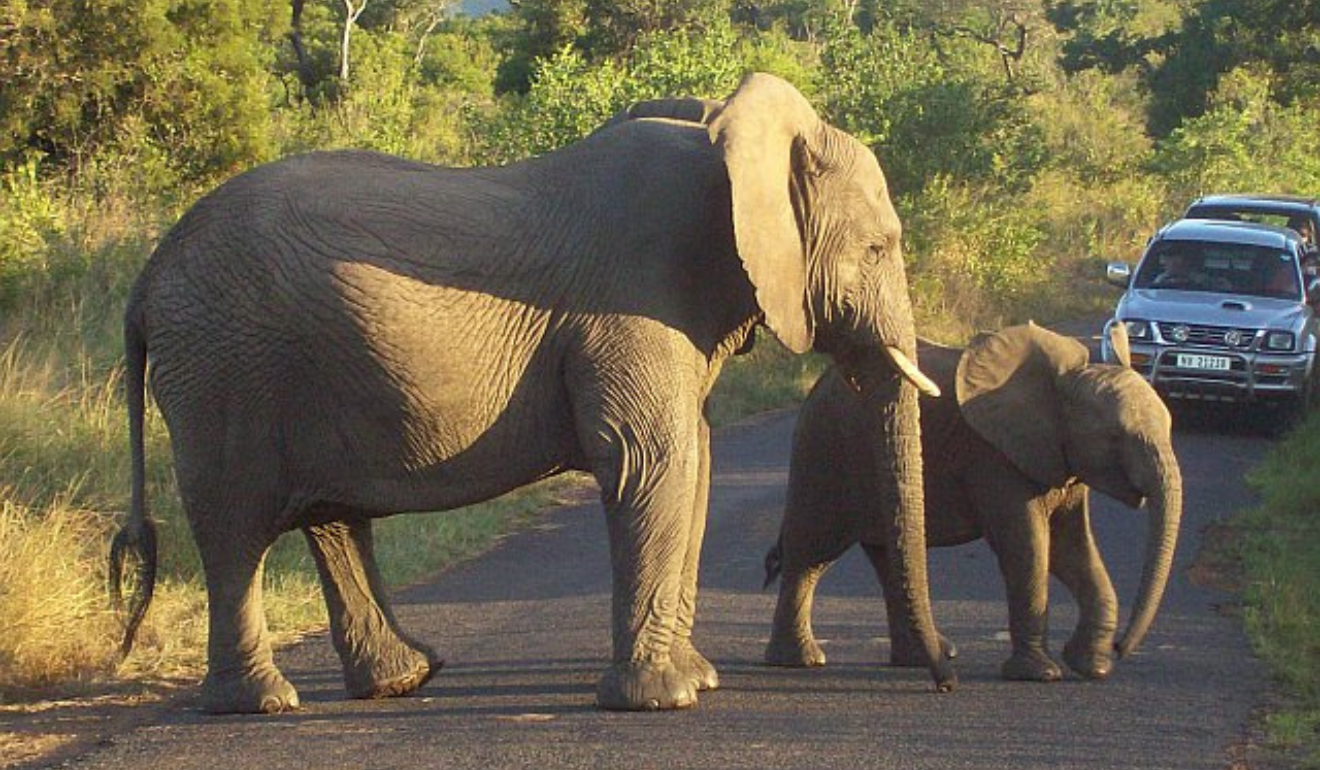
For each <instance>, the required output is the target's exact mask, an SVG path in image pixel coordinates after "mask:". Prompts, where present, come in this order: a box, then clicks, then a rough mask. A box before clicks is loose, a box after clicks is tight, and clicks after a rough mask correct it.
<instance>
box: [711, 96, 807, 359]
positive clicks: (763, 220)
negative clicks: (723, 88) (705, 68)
mask: <svg viewBox="0 0 1320 770" xmlns="http://www.w3.org/2000/svg"><path fill="white" fill-rule="evenodd" d="M822 125H823V124H822V123H821V120H820V117H819V116H817V115H816V111H815V110H813V109H812V108H811V105H810V104H808V103H807V100H806V99H805V98H804V97H803V96H802V94H800V93H798V91H797V89H795V88H793V86H791V85H789V84H788V83H786V82H784V81H783V80H780V79H779V78H777V77H774V76H772V75H766V74H762V73H753V74H751V75H748V76H747V77H746V78H744V79H743V82H742V84H741V85H739V86H738V90H737V91H735V92H734V93H733V95H732V96H730V97H729V99H728V101H727V102H726V103H725V106H724V109H723V110H721V111H720V112H719V113H718V114H717V115H716V116H715V118H714V120H712V121H711V124H710V128H709V131H710V139H711V142H713V143H714V144H715V146H716V147H718V148H719V149H720V151H721V152H722V153H723V156H724V164H725V166H726V168H727V169H728V173H729V187H730V195H731V197H732V201H733V229H734V240H735V241H736V243H737V247H738V255H739V257H740V258H741V259H742V263H743V267H744V269H746V270H747V275H748V277H749V278H751V281H752V285H753V286H755V287H756V300H757V304H759V305H760V307H761V310H762V311H763V312H764V313H765V320H766V325H768V326H769V327H770V329H771V330H772V331H773V332H774V333H775V336H777V337H778V338H779V340H780V341H781V342H783V343H784V345H785V346H786V347H788V348H789V349H790V350H792V351H793V352H795V353H803V352H805V351H807V350H809V349H810V348H811V344H812V341H813V339H814V336H815V331H814V328H813V322H812V318H811V311H810V306H809V301H808V298H807V255H806V246H805V239H804V237H803V234H802V232H801V231H800V230H799V227H798V212H797V210H796V208H795V205H794V200H793V193H792V192H791V189H792V188H793V186H794V181H793V180H794V175H795V174H797V173H800V171H801V166H802V164H803V163H804V162H805V160H804V157H803V155H804V153H805V152H806V145H807V144H808V141H809V139H814V137H816V136H817V135H818V134H819V133H820V131H821V127H822Z"/></svg>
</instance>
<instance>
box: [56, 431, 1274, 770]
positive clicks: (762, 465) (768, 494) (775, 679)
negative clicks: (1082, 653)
mask: <svg viewBox="0 0 1320 770" xmlns="http://www.w3.org/2000/svg"><path fill="white" fill-rule="evenodd" d="M793 419H794V414H793V413H792V412H779V413H774V414H770V415H765V416H762V417H760V418H756V419H754V420H753V421H751V422H748V423H744V424H742V425H739V426H735V427H733V428H730V429H727V430H723V431H720V432H718V433H717V434H716V440H715V459H714V471H715V475H714V483H713V490H712V505H711V524H710V529H709V533H708V536H707V540H706V547H705V553H704V561H703V569H702V575H701V596H700V605H699V614H698V623H697V631H696V636H695V639H696V641H697V643H698V645H699V646H700V648H701V649H702V650H703V651H704V652H705V653H706V655H707V656H709V657H710V658H711V659H712V660H713V661H714V662H715V663H716V665H717V666H718V667H719V669H720V672H721V677H722V688H721V689H720V690H719V691H717V692H712V693H703V694H702V697H701V700H700V703H699V705H698V706H697V707H696V708H695V709H691V710H688V711H684V712H671V713H656V714H621V713H606V712H601V711H598V710H596V709H595V708H594V707H593V705H592V703H593V698H594V687H595V681H596V678H597V676H598V675H599V674H600V672H601V670H602V669H603V667H604V665H605V663H606V660H607V657H608V655H609V649H610V644H609V635H608V628H609V585H610V578H609V569H608V552H607V543H606V536H605V526H604V521H603V519H602V514H601V511H600V508H599V506H597V505H595V504H594V503H584V504H582V505H579V506H573V507H567V508H563V509H560V510H556V511H553V512H552V513H550V514H549V515H547V516H546V517H545V518H544V519H543V520H542V522H541V524H540V525H539V526H537V527H535V528H534V529H532V530H529V531H526V532H524V533H521V534H519V535H516V536H514V537H511V538H509V539H507V540H506V541H505V542H503V543H502V544H501V545H500V546H498V547H497V548H496V549H495V550H493V551H492V552H490V553H489V554H487V555H486V556H484V557H482V558H480V559H478V560H475V561H472V562H470V563H467V564H465V565H462V566H460V567H458V568H455V569H453V570H451V571H448V572H447V573H445V574H443V575H441V576H439V577H438V578H437V579H436V580H435V581H434V582H432V583H429V584H427V585H422V586H418V587H415V588H413V589H410V590H408V591H405V592H403V593H402V594H401V595H400V596H399V597H397V609H398V612H399V615H400V618H401V621H402V622H403V624H404V625H405V627H406V628H408V629H409V630H410V631H411V632H413V633H414V634H415V635H416V636H418V637H419V638H421V639H424V640H426V641H427V642H429V643H431V644H433V645H435V646H436V647H437V648H438V649H439V650H440V651H441V653H442V654H443V656H444V657H445V658H446V660H447V661H448V663H447V665H446V666H445V668H444V670H443V671H442V672H441V673H440V674H439V675H438V676H436V678H435V679H434V680H432V681H431V682H430V683H429V684H428V685H427V686H426V687H424V688H422V689H421V690H420V691H419V692H418V693H416V694H414V695H413V696H411V697H407V698H400V699H394V700H387V701H354V700H346V699H345V695H344V690H343V685H342V681H341V679H340V676H339V666H338V661H337V658H336V657H335V655H334V652H333V651H332V649H331V647H330V643H329V641H328V639H327V638H326V637H325V636H324V635H321V636H316V637H313V638H311V639H310V640H308V641H306V642H304V643H302V644H300V645H298V646H296V647H294V648H291V649H288V650H285V651H283V652H282V653H280V654H278V655H277V659H278V663H279V664H280V666H281V667H282V668H283V670H284V672H285V673H286V675H287V676H288V677H289V678H290V680H292V681H293V683H294V684H295V685H296V686H297V687H298V688H299V690H300V692H301V695H302V699H303V704H304V707H305V708H304V710H303V711H301V712H299V713H293V714H285V715H279V716H273V717H251V716H245V717H211V716H205V715H203V714H201V713H199V712H198V711H197V710H196V706H195V701H194V700H193V699H191V698H185V699H184V700H183V701H182V702H179V703H176V704H173V705H172V707H171V708H169V709H166V710H165V711H164V712H163V713H161V714H160V715H159V716H157V717H155V718H154V719H153V721H152V722H151V723H150V724H147V725H144V726H141V727H139V728H138V729H136V730H133V731H131V732H128V733H126V734H123V735H118V736H115V737H114V738H113V739H111V740H108V741H105V742H104V743H103V745H101V746H100V747H98V748H97V749H96V750H94V751H92V752H91V753H89V754H85V755H84V756H82V757H81V758H79V759H77V760H74V761H73V762H72V765H73V766H75V767H87V768H131V769H132V770H156V769H157V768H159V769H161V770H166V769H168V770H192V769H193V768H197V769H198V770H220V769H222V768H262V769H263V770H274V769H275V768H311V767H314V768H341V767H342V768H350V767H351V768H400V769H404V768H479V769H480V770H491V769H493V768H524V767H525V768H538V770H557V769H559V768H628V769H629V770H640V769H642V768H664V769H672V768H717V769H719V770H727V769H732V768H756V770H769V769H770V768H904V769H905V770H918V769H921V768H940V769H941V770H949V769H950V768H1017V769H1020V770H1026V769H1028V768H1049V769H1050V770H1069V769H1072V768H1168V769H1170V770H1173V769H1177V768H1188V769H1189V770H1191V769H1192V768H1195V769H1196V770H1205V769H1206V768H1245V767H1248V766H1249V764H1248V760H1246V759H1244V756H1246V754H1245V749H1244V745H1246V744H1247V743H1249V742H1250V741H1249V736H1250V729H1251V728H1250V725H1251V718H1252V713H1253V709H1255V708H1256V707H1257V706H1258V705H1259V704H1260V703H1261V701H1262V699H1263V698H1264V697H1265V696H1266V688H1267V685H1266V683H1267V676H1266V674H1265V672H1264V670H1263V667H1262V665H1261V664H1260V663H1259V662H1257V661H1256V660H1255V659H1253V658H1252V656H1251V655H1250V653H1249V650H1248V647H1247V643H1246V640H1245V637H1244V634H1243V632H1242V630H1241V627H1240V623H1239V622H1238V621H1237V620H1236V619H1235V618H1234V617H1233V612H1232V609H1233V606H1234V605H1233V602H1234V598H1233V596H1232V595H1230V594H1228V593H1224V592H1221V591H1219V590H1217V589H1214V588H1211V587H1203V586H1198V585H1196V584H1194V583H1193V582H1192V580H1190V579H1189V574H1188V568H1189V566H1190V565H1191V563H1192V561H1193V558H1194V556H1195V555H1196V553H1197V551H1198V549H1199V547H1200V545H1201V542H1202V534H1203V531H1204V530H1205V528H1206V527H1207V526H1209V525H1211V524H1214V523H1215V522H1217V521H1220V520H1223V519H1225V518H1228V517H1230V516H1231V515H1233V513H1234V512H1235V511H1237V510H1239V509H1241V508H1243V507H1245V506H1248V505H1251V504H1252V502H1253V498H1252V496H1251V494H1250V493H1249V491H1248V490H1247V489H1246V488H1245V486H1244V484H1243V481H1242V478H1243V474H1244V473H1245V472H1246V471H1247V470H1248V469H1250V468H1251V467H1252V466H1253V465H1255V464H1256V463H1257V462H1259V461H1260V459H1261V458H1262V457H1263V456H1264V454H1265V453H1266V451H1267V450H1268V448H1269V446H1270V440H1269V439H1268V438H1266V437H1263V436H1261V435H1259V431H1255V432H1252V431H1242V430H1239V429H1237V428H1235V426H1234V425H1233V424H1232V422H1231V421H1222V420H1214V419H1211V420H1205V419H1200V420H1189V421H1187V424H1190V425H1191V427H1190V428H1187V427H1184V428H1180V429H1179V431H1178V433H1177V437H1176V441H1175V444H1176V449H1177V452H1178V456H1179V460H1180V463H1181V465H1182V470H1183V477H1184V480H1185V485H1186V501H1185V508H1186V510H1185V515H1184V520H1183V530H1182V540H1181V542H1180V544H1179V549H1178V557H1177V564H1176V567H1175V574H1174V577H1173V579H1172V580H1171V582H1170V587H1169V590H1168V592H1167V593H1166V595H1165V600H1164V605H1163V609H1162V611H1161V613H1160V615H1159V617H1158V619H1157V620H1156V623H1155V626H1154V628H1153V630H1152V631H1151V633H1150V635H1149V636H1148V637H1147V638H1146V642H1145V644H1144V646H1143V648H1142V649H1141V650H1140V651H1139V653H1138V654H1136V655H1134V656H1132V657H1131V658H1129V659H1126V660H1123V661H1121V662H1120V663H1119V664H1118V665H1117V666H1116V669H1115V672H1114V674H1113V675H1112V676H1111V677H1110V678H1109V679H1108V680H1106V681H1103V682H1085V681H1081V680H1078V679H1076V678H1069V679H1066V680H1065V681H1063V682H1060V683H1055V684H1034V683H1011V682H1004V681H1001V680H1000V679H999V673H998V672H999V666H1000V664H1001V662H1002V661H1003V659H1004V658H1005V657H1006V656H1007V652H1008V641H1007V619H1006V610H1005V605H1004V595H1003V586H1002V583H1001V581H1000V578H999V576H998V572H997V569H996V567H995V563H994V559H993V557H992V556H991V554H990V552H989V550H988V549H987V548H986V547H985V546H984V544H981V543H976V544H971V545H967V546H962V547H960V548H955V549H944V550H939V551H934V552H932V558H931V570H932V594H933V596H934V599H935V616H936V620H937V622H938V623H939V626H940V628H941V630H943V631H944V632H945V633H946V634H947V635H948V636H950V637H951V638H953V639H954V640H955V641H956V642H957V644H958V645H959V648H960V652H961V654H960V656H959V658H958V661H957V666H958V671H959V675H960V678H961V687H960V688H959V689H958V690H957V692H955V693H952V694H949V695H938V694H935V693H934V692H933V691H932V687H931V683H930V681H929V678H928V675H927V673H926V672H925V671H924V670H917V669H892V668H889V667H888V666H886V665H883V661H885V660H887V649H886V645H887V642H886V639H885V634H886V630H885V625H884V610H883V607H882V606H881V601H880V599H879V587H878V585H877V584H876V582H875V579H874V577H873V575H872V574H871V571H870V567H869V565H868V564H867V563H866V561H865V559H864V558H862V556H861V554H860V552H858V551H856V550H854V552H852V553H850V554H849V555H848V556H847V557H846V558H845V559H844V560H843V561H841V562H840V563H839V564H838V565H837V566H836V567H835V569H834V570H833V571H832V572H831V573H830V574H829V575H828V576H827V577H826V579H825V581H824V582H823V584H822V587H821V590H820V594H819V597H818V600H817V605H816V613H815V618H816V629H817V635H818V636H819V637H820V638H822V639H823V640H826V642H825V645H824V646H825V649H826V651H827V653H828V655H829V659H830V663H829V665H828V666H827V667H825V668H823V669H814V670H785V669H772V668H766V667H763V666H762V665H760V660H761V653H762V649H763V647H764V644H765V641H766V637H767V634H768V629H769V625H770V618H771V614H772V610H773V607H774V598H775V596H774V593H773V590H772V591H762V590H761V583H762V577H763V573H762V557H763V555H764V553H765V550H766V548H767V547H768V546H769V545H770V544H771V543H772V542H773V541H774V539H775V534H776V530H777V527H778V522H779V516H780V510H781V505H782V501H783V495H784V485H785V483H786V481H787V457H788V447H789V438H790V435H791V431H792V426H793ZM1093 516H1094V518H1095V519H1096V524H1097V529H1098V530H1099V535H1100V537H1101V539H1102V551H1103V553H1104V554H1105V556H1106V559H1107V561H1108V563H1109V566H1110V570H1111V573H1112V575H1113V578H1114V582H1115V587H1116V588H1117V590H1118V592H1119V597H1120V601H1121V602H1122V603H1123V610H1124V614H1123V616H1122V618H1121V621H1123V622H1125V619H1126V610H1127V609H1128V607H1129V606H1130V603H1131V599H1132V597H1133V595H1134V593H1135V591H1136V583H1137V580H1138V577H1139V572H1140V563H1141V559H1142V553H1143V545H1144V541H1145V524H1146V522H1145V519H1144V517H1143V516H1142V515H1141V514H1140V513H1139V512H1133V511H1130V510H1128V509H1126V508H1123V507H1122V506H1119V505H1118V504H1116V503H1113V502H1111V501H1109V500H1107V499H1105V498H1097V499H1096V500H1095V505H1094V506H1093ZM1053 591H1054V603H1053V606H1052V610H1053V618H1052V620H1053V622H1052V624H1051V628H1052V637H1051V639H1052V642H1051V643H1052V648H1053V649H1054V650H1056V651H1057V650H1061V649H1062V646H1063V643H1064V641H1065V640H1066V638H1067V636H1068V634H1069V632H1070V631H1071V628H1072V625H1073V622H1074V617H1075V615H1074V610H1073V605H1072V603H1071V600H1070V599H1069V598H1068V597H1067V595H1066V593H1064V592H1063V590H1062V588H1061V587H1060V586H1059V585H1058V584H1057V583H1056V584H1054V586H1053Z"/></svg>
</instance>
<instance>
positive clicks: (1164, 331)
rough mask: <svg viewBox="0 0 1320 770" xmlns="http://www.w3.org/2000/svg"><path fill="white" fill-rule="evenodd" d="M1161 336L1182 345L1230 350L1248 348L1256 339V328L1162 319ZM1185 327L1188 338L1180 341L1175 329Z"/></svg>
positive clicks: (1160, 324)
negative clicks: (1172, 321) (1204, 324)
mask: <svg viewBox="0 0 1320 770" xmlns="http://www.w3.org/2000/svg"><path fill="white" fill-rule="evenodd" d="M1159 327H1160V336H1161V337H1163V338H1164V339H1165V341H1166V342H1178V344H1180V345H1200V346H1203V347H1214V348H1228V349H1230V350H1246V349H1247V348H1250V347H1251V344H1252V343H1253V342H1255V340H1256V330H1255V329H1242V328H1238V327H1232V326H1197V325H1193V324H1181V323H1170V322H1167V321H1162V322H1160V323H1159ZM1179 328H1185V329H1186V330H1187V339H1186V341H1185V342H1183V341H1178V339H1177V337H1178V334H1177V332H1176V331H1175V330H1177V329H1179Z"/></svg>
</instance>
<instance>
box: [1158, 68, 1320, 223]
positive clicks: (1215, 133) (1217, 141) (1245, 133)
mask: <svg viewBox="0 0 1320 770" xmlns="http://www.w3.org/2000/svg"><path fill="white" fill-rule="evenodd" d="M1270 96H1271V83H1270V78H1269V76H1268V74H1264V73H1261V72H1259V71H1255V70H1252V69H1247V68H1241V69H1237V70H1234V71H1233V72H1231V73H1228V74H1227V75H1225V77H1224V78H1223V80H1222V81H1221V83H1220V87H1219V89H1218V90H1217V91H1216V92H1215V93H1214V94H1213V95H1212V98H1211V108H1210V109H1209V111H1207V112H1206V113H1205V114H1203V115H1201V116H1200V117H1197V118H1193V119H1190V120H1187V121H1186V122H1184V123H1183V125H1181V126H1180V127H1179V128H1177V129H1175V130H1174V131H1173V133H1172V134H1170V135H1169V137H1168V138H1167V139H1165V140H1164V141H1163V142H1161V143H1160V145H1159V147H1158V150H1157V152H1156V155H1155V157H1154V160H1153V163H1154V167H1155V168H1156V170H1157V171H1158V172H1159V173H1160V174H1161V175H1162V176H1163V177H1165V178H1166V179H1168V180H1169V184H1170V185H1171V187H1172V189H1173V190H1174V191H1176V192H1177V193H1178V194H1180V195H1181V197H1182V198H1184V199H1188V200H1189V199H1191V198H1193V197H1195V196H1196V195H1200V194H1203V193H1209V192H1222V191H1230V190H1239V191H1254V190H1267V191H1274V192H1293V193H1299V194H1312V195H1313V194H1315V193H1316V179H1318V178H1320V157H1318V156H1317V155H1316V153H1315V121H1316V114H1315V111H1314V110H1310V109H1307V108H1306V107H1304V106H1302V105H1301V104H1293V105H1290V106H1283V105H1280V104H1279V103H1278V102H1277V101H1274V100H1273V99H1271V98H1270Z"/></svg>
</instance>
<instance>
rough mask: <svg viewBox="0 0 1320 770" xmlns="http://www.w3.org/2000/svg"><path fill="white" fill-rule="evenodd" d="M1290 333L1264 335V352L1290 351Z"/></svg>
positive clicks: (1291, 345) (1291, 344) (1291, 339)
mask: <svg viewBox="0 0 1320 770" xmlns="http://www.w3.org/2000/svg"><path fill="white" fill-rule="evenodd" d="M1293 339H1294V337H1293V333H1292V332H1270V333H1269V334H1267V335H1265V349H1266V350H1292V349H1293Z"/></svg>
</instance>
